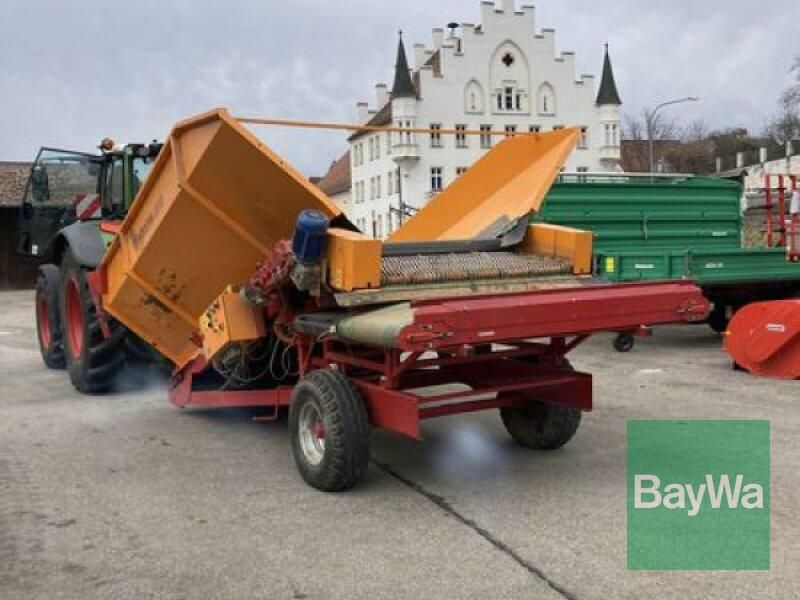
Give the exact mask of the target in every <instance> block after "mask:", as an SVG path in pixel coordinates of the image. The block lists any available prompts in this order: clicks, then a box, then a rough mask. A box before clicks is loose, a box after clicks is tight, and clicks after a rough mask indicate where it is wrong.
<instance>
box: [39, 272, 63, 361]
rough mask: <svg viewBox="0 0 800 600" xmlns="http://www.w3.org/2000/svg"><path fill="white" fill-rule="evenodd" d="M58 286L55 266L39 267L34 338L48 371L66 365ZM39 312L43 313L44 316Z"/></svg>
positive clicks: (58, 280)
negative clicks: (37, 342)
mask: <svg viewBox="0 0 800 600" xmlns="http://www.w3.org/2000/svg"><path fill="white" fill-rule="evenodd" d="M59 285H60V277H59V272H58V267H57V266H55V265H42V266H41V267H39V273H38V274H37V277H36V337H37V338H38V339H39V352H40V353H41V355H42V361H43V362H44V364H45V365H46V366H47V367H48V368H50V369H63V368H64V367H65V366H66V364H67V362H66V358H65V357H64V337H63V335H64V334H63V331H62V329H61V309H60V307H59V302H58V289H59ZM41 311H44V315H42V312H41ZM43 317H44V319H46V321H44V320H43ZM46 332H47V333H46Z"/></svg>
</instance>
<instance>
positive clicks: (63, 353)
mask: <svg viewBox="0 0 800 600" xmlns="http://www.w3.org/2000/svg"><path fill="white" fill-rule="evenodd" d="M160 150H161V144H158V143H155V142H154V143H151V144H127V145H125V146H118V145H115V144H114V142H113V141H112V140H110V139H105V140H103V142H102V144H101V145H100V151H101V152H100V153H99V154H88V153H82V152H73V151H68V150H57V149H54V148H42V149H41V150H40V151H39V154H38V155H37V157H36V162H35V163H34V164H33V166H32V167H31V173H30V176H29V178H28V183H27V186H26V189H25V196H24V198H23V201H22V205H21V209H20V215H19V229H18V232H17V252H18V253H20V254H21V255H23V256H26V257H29V258H30V259H34V260H36V261H38V262H39V263H40V266H39V272H38V277H37V281H36V328H37V333H38V338H39V349H40V350H41V354H42V359H43V360H44V363H45V365H47V366H48V367H49V368H51V369H63V368H66V369H67V370H68V371H69V376H70V379H71V380H72V383H73V385H74V386H75V388H76V389H77V390H79V391H81V392H84V393H101V392H104V391H107V390H108V389H109V388H110V387H111V386H112V384H113V383H114V381H115V379H116V378H117V376H118V375H119V374H120V372H121V371H122V368H123V366H124V363H125V362H126V361H130V360H133V361H137V362H138V361H143V362H149V361H152V359H153V358H154V357H153V356H152V352H153V351H152V350H151V349H150V348H149V346H147V345H146V344H144V343H142V342H141V341H140V340H139V339H138V338H137V337H136V336H135V335H134V334H133V333H132V332H130V331H128V330H126V329H125V328H124V327H123V326H122V325H121V324H120V323H117V322H116V321H114V319H105V320H104V321H103V322H101V319H100V318H99V315H98V314H97V310H96V307H95V303H94V301H93V300H92V297H91V293H90V290H89V285H88V279H87V275H88V274H89V273H90V272H91V271H93V270H94V269H96V268H97V267H98V266H99V265H100V263H101V262H102V260H103V256H104V254H105V252H106V249H107V248H108V247H109V245H110V244H111V242H112V241H113V239H114V235H115V231H116V229H117V228H118V226H119V224H120V223H121V221H122V220H123V219H124V218H125V215H126V214H127V212H128V210H129V209H130V207H131V204H132V203H133V200H134V198H135V197H136V194H137V192H138V190H139V187H140V186H141V184H142V182H143V181H144V179H145V177H146V176H147V173H148V171H149V170H150V167H151V166H152V164H153V161H154V160H155V158H156V156H157V155H158V153H159V151H160Z"/></svg>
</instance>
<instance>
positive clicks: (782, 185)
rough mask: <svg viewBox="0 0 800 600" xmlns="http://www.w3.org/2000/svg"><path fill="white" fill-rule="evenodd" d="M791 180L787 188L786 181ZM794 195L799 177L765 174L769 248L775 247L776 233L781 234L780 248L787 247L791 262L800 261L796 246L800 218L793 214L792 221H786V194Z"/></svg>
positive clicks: (799, 250) (799, 251)
mask: <svg viewBox="0 0 800 600" xmlns="http://www.w3.org/2000/svg"><path fill="white" fill-rule="evenodd" d="M773 178H775V180H776V187H775V188H773V187H772V180H773ZM787 179H788V180H789V181H790V182H791V183H790V187H788V188H787V186H786V180H787ZM773 190H774V191H775V192H776V193H777V196H778V204H777V208H778V217H777V221H778V227H777V229H776V224H775V221H776V217H775V215H774V211H775V203H774V202H773ZM787 190H788V191H791V192H792V193H793V192H794V191H796V190H797V175H784V174H782V173H778V174H776V173H764V193H765V208H766V212H767V217H766V221H767V247H769V248H774V247H775V233H776V231H777V232H778V233H780V237H779V238H778V247H785V248H786V254H787V257H788V258H789V259H790V260H793V261H798V260H800V248H797V247H795V246H796V243H795V242H796V240H797V232H798V226H800V218H798V215H796V214H792V215H791V218H790V219H788V220H787V219H786V192H787Z"/></svg>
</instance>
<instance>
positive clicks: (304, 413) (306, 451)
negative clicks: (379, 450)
mask: <svg viewBox="0 0 800 600" xmlns="http://www.w3.org/2000/svg"><path fill="white" fill-rule="evenodd" d="M289 431H290V433H291V439H292V453H293V454H294V460H295V463H296V464H297V468H298V470H299V471H300V475H302V477H303V479H305V480H306V483H308V484H309V485H311V486H312V487H315V488H317V489H318V490H322V491H323V492H339V491H342V490H346V489H348V488H351V487H353V486H354V485H355V484H356V483H358V482H359V481H360V480H361V479H362V478H363V477H364V475H365V474H366V472H367V464H368V462H369V418H368V417H367V410H366V407H365V406H364V401H363V400H362V398H361V394H359V392H358V389H357V388H356V386H355V385H354V384H353V382H352V381H351V380H350V379H348V378H347V377H345V376H344V375H343V374H342V373H340V372H339V371H333V370H328V369H326V370H319V371H313V372H312V373H310V374H309V375H306V376H305V377H304V378H303V379H301V380H300V382H299V383H298V384H297V385H296V386H295V388H294V391H293V392H292V403H291V407H290V409H289Z"/></svg>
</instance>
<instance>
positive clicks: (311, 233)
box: [292, 210, 330, 265]
mask: <svg viewBox="0 0 800 600" xmlns="http://www.w3.org/2000/svg"><path fill="white" fill-rule="evenodd" d="M329 225H330V219H328V217H327V216H325V215H324V214H323V213H321V212H320V211H318V210H304V211H302V212H301V213H300V214H299V215H298V216H297V226H296V227H295V230H294V238H293V239H292V252H293V253H294V257H295V259H296V260H297V262H299V263H300V264H304V265H310V264H316V263H318V262H320V260H321V259H322V255H323V254H324V253H325V243H326V241H327V234H328V226H329Z"/></svg>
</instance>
